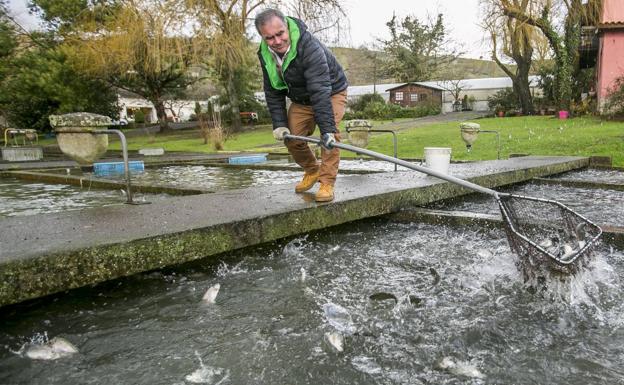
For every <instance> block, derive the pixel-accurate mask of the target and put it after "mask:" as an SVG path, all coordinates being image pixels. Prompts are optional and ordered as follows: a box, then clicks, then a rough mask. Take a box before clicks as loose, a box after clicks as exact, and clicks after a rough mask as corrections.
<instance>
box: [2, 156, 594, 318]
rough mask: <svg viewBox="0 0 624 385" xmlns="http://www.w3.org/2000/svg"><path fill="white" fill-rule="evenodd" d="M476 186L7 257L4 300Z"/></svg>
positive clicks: (502, 177) (502, 181) (555, 169)
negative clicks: (20, 256)
mask: <svg viewBox="0 0 624 385" xmlns="http://www.w3.org/2000/svg"><path fill="white" fill-rule="evenodd" d="M587 161H588V160H587V159H586V158H578V159H574V160H570V161H566V162H562V163H557V164H551V165H544V166H538V167H535V168H529V169H519V170H511V171H505V172H501V173H499V174H495V175H484V176H480V177H475V178H471V179H470V181H471V182H473V183H477V184H481V185H483V186H486V187H490V188H494V187H500V186H504V185H509V184H513V183H520V182H523V181H527V180H530V179H531V178H534V177H536V176H543V175H549V174H555V173H559V172H564V171H568V170H571V169H575V168H581V167H584V166H586V163H587ZM469 193H473V191H472V190H468V189H466V188H464V187H461V186H459V185H454V184H450V183H436V184H432V185H429V186H425V187H422V188H412V189H405V190H399V191H392V192H388V193H384V194H379V195H374V196H369V197H362V198H356V199H352V200H345V201H337V202H333V203H330V204H323V205H319V206H314V207H310V208H305V209H301V210H296V211H290V212H285V213H280V214H275V215H271V216H265V217H259V218H254V219H250V220H243V221H237V222H231V223H225V224H220V225H214V226H209V227H205V228H197V229H193V230H189V231H185V232H181V233H173V234H166V235H163V236H157V237H149V238H142V239H136V240H132V241H129V242H121V243H110V240H107V242H108V243H106V244H102V245H94V246H92V247H88V248H82V249H68V250H64V251H61V252H55V253H47V252H46V251H45V250H43V251H40V252H37V253H34V254H33V255H32V256H31V257H27V258H18V259H9V260H7V261H3V262H2V264H1V265H0V306H4V305H8V304H12V303H17V302H21V301H24V300H28V299H33V298H37V297H42V296H45V295H49V294H53V293H56V292H60V291H64V290H68V289H73V288H78V287H81V286H85V285H89V284H95V283H99V282H103V281H106V280H110V279H115V278H119V277H122V276H128V275H132V274H136V273H139V272H144V271H149V270H154V269H158V268H163V267H166V266H171V265H176V264H181V263H185V262H189V261H193V260H197V259H201V258H206V257H210V256H214V255H217V254H220V253H223V252H228V251H232V250H236V249H240V248H243V247H248V246H254V245H258V244H261V243H266V242H271V241H275V240H277V239H281V238H285V237H289V236H293V235H298V234H302V233H306V232H310V231H314V230H319V229H323V228H326V227H331V226H335V225H340V224H344V223H347V222H352V221H357V220H360V219H365V218H370V217H375V216H380V215H384V214H389V213H393V212H396V211H399V210H400V209H402V208H405V207H409V206H419V205H425V204H428V203H432V202H435V201H439V200H444V199H449V198H453V197H458V196H462V195H465V194H469Z"/></svg>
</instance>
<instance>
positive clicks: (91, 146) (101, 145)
mask: <svg viewBox="0 0 624 385" xmlns="http://www.w3.org/2000/svg"><path fill="white" fill-rule="evenodd" d="M50 124H51V125H52V127H53V128H54V130H55V131H56V141H57V142H58V144H59V147H60V148H61V151H63V153H64V154H65V155H67V156H69V157H71V158H72V159H74V160H75V161H76V162H78V164H79V165H80V167H91V166H92V165H93V162H95V161H96V160H97V159H98V158H100V157H101V156H102V155H104V154H105V153H106V149H107V148H108V135H106V134H92V135H87V134H86V133H89V132H92V131H94V130H107V129H108V126H110V125H111V124H112V121H111V119H110V118H109V117H108V116H103V115H97V114H92V113H88V112H76V113H72V114H65V115H50ZM67 131H71V132H72V133H69V132H67ZM76 131H79V132H84V134H83V133H75V132H76Z"/></svg>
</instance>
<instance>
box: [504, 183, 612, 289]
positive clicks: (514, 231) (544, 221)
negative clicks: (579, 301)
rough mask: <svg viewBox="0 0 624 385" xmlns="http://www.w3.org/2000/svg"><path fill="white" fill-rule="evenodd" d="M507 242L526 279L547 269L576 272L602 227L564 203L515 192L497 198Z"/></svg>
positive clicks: (584, 263) (598, 236) (585, 260)
mask: <svg viewBox="0 0 624 385" xmlns="http://www.w3.org/2000/svg"><path fill="white" fill-rule="evenodd" d="M496 200H497V202H498V205H499V207H500V210H501V214H502V216H503V223H504V224H505V226H504V227H505V233H506V235H507V239H508V241H509V245H510V247H511V249H512V251H513V252H514V253H516V254H517V255H518V257H519V260H518V268H519V269H520V270H521V271H522V273H523V274H524V277H525V279H531V278H533V277H536V276H539V275H540V272H543V271H544V270H549V271H550V272H554V273H559V274H566V275H569V274H575V273H576V272H578V271H579V269H581V268H582V267H583V266H585V265H586V264H587V263H588V261H589V259H590V256H591V252H592V249H593V246H594V245H595V243H596V242H597V241H598V239H599V238H600V235H601V234H602V230H601V229H600V227H598V226H597V225H596V224H594V223H593V222H591V221H590V220H588V219H587V218H585V217H583V216H582V215H580V214H578V213H576V212H574V211H573V210H571V209H570V208H568V207H566V206H565V205H563V204H561V203H559V202H556V201H553V200H548V199H541V198H533V197H526V196H521V195H514V194H500V195H499V196H498V197H496Z"/></svg>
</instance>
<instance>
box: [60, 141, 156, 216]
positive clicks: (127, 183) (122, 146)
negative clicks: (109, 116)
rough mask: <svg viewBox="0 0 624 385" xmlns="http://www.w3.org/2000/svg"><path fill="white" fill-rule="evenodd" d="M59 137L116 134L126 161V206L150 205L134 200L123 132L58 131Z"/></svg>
mask: <svg viewBox="0 0 624 385" xmlns="http://www.w3.org/2000/svg"><path fill="white" fill-rule="evenodd" d="M56 133H57V135H58V134H92V135H95V134H106V135H112V134H115V135H117V136H119V140H120V141H121V153H122V155H123V161H124V176H125V179H126V195H127V200H126V204H129V205H140V204H146V203H150V202H135V201H133V200H132V189H131V187H130V165H129V163H128V144H127V142H126V136H125V135H124V133H123V132H121V131H119V130H90V131H77V130H76V131H71V130H62V131H56Z"/></svg>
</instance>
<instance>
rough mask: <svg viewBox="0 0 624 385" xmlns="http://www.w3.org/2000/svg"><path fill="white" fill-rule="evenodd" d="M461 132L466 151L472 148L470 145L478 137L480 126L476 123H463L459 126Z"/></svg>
mask: <svg viewBox="0 0 624 385" xmlns="http://www.w3.org/2000/svg"><path fill="white" fill-rule="evenodd" d="M459 128H460V130H461V137H462V140H463V141H464V143H466V148H467V149H468V151H470V149H471V148H472V144H473V143H474V142H475V141H476V140H477V137H478V136H479V130H480V129H481V126H480V125H479V124H478V123H472V122H464V123H461V124H460V125H459Z"/></svg>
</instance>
